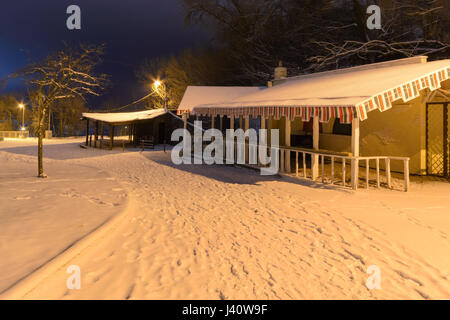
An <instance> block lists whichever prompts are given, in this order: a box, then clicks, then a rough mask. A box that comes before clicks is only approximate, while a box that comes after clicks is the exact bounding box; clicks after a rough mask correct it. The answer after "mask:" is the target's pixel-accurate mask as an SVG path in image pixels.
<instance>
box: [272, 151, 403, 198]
mask: <svg viewBox="0 0 450 320" xmlns="http://www.w3.org/2000/svg"><path fill="white" fill-rule="evenodd" d="M278 150H279V153H280V155H279V156H280V171H281V172H286V161H285V157H286V155H287V154H289V157H290V153H291V152H293V153H295V175H296V176H297V177H299V176H300V174H299V172H300V168H299V155H300V154H302V168H301V169H302V177H303V178H305V179H308V178H310V179H312V180H316V179H317V178H318V177H317V174H316V172H317V173H319V171H320V176H321V180H322V183H325V182H326V179H325V178H326V175H325V160H326V159H327V158H328V159H329V160H330V164H331V177H330V183H331V184H334V182H335V169H336V160H340V162H341V167H342V186H344V187H345V186H346V174H347V172H346V164H347V161H348V163H349V164H350V165H351V171H352V172H351V180H352V182H351V187H352V188H353V189H357V188H358V182H359V178H358V176H359V168H360V167H359V165H360V162H361V161H364V162H365V169H366V174H365V186H366V188H369V181H370V161H375V169H376V186H377V188H380V161H383V160H384V161H385V174H386V186H387V187H388V188H392V178H391V161H393V160H394V161H403V170H404V191H408V190H409V188H410V180H409V160H410V159H409V158H408V157H393V156H370V157H353V156H344V155H339V154H332V153H331V152H326V153H323V152H315V151H306V150H298V149H295V148H286V147H281V148H278ZM306 155H309V156H310V157H311V175H310V177H308V176H307V170H306V168H307V166H306ZM316 157H317V160H315V158H316ZM316 161H317V162H316ZM319 163H320V165H319ZM318 166H320V169H319V167H318Z"/></svg>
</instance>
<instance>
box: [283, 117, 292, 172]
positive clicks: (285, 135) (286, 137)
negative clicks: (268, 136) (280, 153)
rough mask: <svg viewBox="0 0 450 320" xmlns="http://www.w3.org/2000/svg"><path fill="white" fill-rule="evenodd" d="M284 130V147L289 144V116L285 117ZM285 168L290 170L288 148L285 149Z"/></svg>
mask: <svg viewBox="0 0 450 320" xmlns="http://www.w3.org/2000/svg"><path fill="white" fill-rule="evenodd" d="M284 123H285V131H284V145H285V146H286V147H290V146H291V120H289V117H288V116H286V117H285V121H284ZM285 162H286V164H285V166H284V167H285V169H286V171H287V172H288V173H290V172H291V152H290V151H289V150H286V158H285Z"/></svg>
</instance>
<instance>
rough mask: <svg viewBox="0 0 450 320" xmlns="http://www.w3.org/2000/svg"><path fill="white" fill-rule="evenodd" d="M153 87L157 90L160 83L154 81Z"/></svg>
mask: <svg viewBox="0 0 450 320" xmlns="http://www.w3.org/2000/svg"><path fill="white" fill-rule="evenodd" d="M153 86H154V87H155V89H158V88H159V87H160V86H161V81H159V80H156V81H155V82H154V83H153Z"/></svg>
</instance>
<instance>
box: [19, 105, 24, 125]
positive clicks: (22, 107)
mask: <svg viewBox="0 0 450 320" xmlns="http://www.w3.org/2000/svg"><path fill="white" fill-rule="evenodd" d="M19 109H22V128H21V130H22V131H23V130H25V106H24V104H23V103H21V104H19Z"/></svg>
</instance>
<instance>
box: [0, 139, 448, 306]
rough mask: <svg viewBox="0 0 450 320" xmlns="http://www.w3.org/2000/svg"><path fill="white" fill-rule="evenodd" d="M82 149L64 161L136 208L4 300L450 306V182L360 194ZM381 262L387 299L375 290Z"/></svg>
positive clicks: (164, 158) (166, 157)
mask: <svg viewBox="0 0 450 320" xmlns="http://www.w3.org/2000/svg"><path fill="white" fill-rule="evenodd" d="M67 148H68V147H67ZM78 149H79V150H72V149H70V150H67V152H69V151H70V152H69V153H74V154H76V153H83V152H84V153H85V154H89V155H90V156H89V157H84V156H82V155H80V156H79V157H73V158H71V159H66V160H61V161H64V162H68V163H73V164H83V165H88V166H92V167H97V168H100V169H102V170H104V171H106V172H108V173H109V174H110V175H111V176H113V177H114V178H115V179H116V180H117V181H120V182H121V184H122V187H123V188H124V189H125V190H126V191H127V192H128V206H127V208H126V210H125V211H123V212H122V213H120V214H119V215H117V216H116V217H115V218H114V219H113V220H111V221H110V222H108V223H107V225H105V226H103V227H102V228H101V229H100V230H98V231H96V232H95V233H93V234H91V235H89V236H88V237H87V238H86V239H85V240H83V241H82V242H80V243H79V244H77V245H76V246H74V247H73V248H71V249H70V250H68V251H67V252H65V253H64V254H62V255H61V256H60V257H58V259H55V260H54V261H52V262H51V263H50V264H49V265H47V266H46V267H44V268H42V269H41V270H39V271H38V272H36V273H35V274H34V275H32V276H30V277H29V278H28V279H25V280H24V281H23V282H22V283H19V284H18V285H17V286H16V287H14V288H13V289H11V290H9V291H8V292H7V293H6V294H5V295H4V296H3V297H2V298H25V299H47V298H56V299H59V298H68V299H90V298H97V299H99V298H100V299H101V298H112V299H130V298H131V299H133V298H143V299H280V298H281V299H335V298H352V299H364V298H383V299H384V298H419V299H420V298H435V299H442V298H447V299H448V298H450V257H449V254H448V253H449V252H450V243H449V242H450V241H449V237H450V222H449V220H450V217H449V212H450V185H449V184H447V183H440V182H430V183H427V184H424V185H419V184H413V187H412V191H411V192H410V193H403V192H396V191H388V190H369V191H365V190H361V191H359V192H357V193H354V192H352V191H349V190H341V189H339V188H327V187H323V186H321V185H320V184H317V185H315V184H311V183H308V182H301V181H300V182H299V181H297V180H293V179H292V180H291V179H289V178H283V179H281V178H277V177H262V176H260V175H259V173H258V172H254V171H251V170H247V169H241V168H233V167H226V166H213V167H209V166H174V165H172V163H171V162H170V154H169V153H167V154H164V153H163V152H158V151H157V152H145V153H143V154H141V153H138V152H130V153H123V154H122V153H110V154H106V153H104V152H103V151H98V150H82V149H80V148H78ZM62 150H64V148H62ZM61 152H62V151H61ZM94 152H99V153H101V156H100V155H99V156H98V157H95V156H94ZM69 265H78V266H80V268H81V273H82V288H81V290H68V289H67V288H66V280H67V277H68V276H69V275H68V274H67V273H66V268H67V267H68V266H69ZM370 265H377V266H379V267H380V269H381V286H382V289H381V290H368V289H367V288H366V286H365V283H366V280H367V277H368V275H367V274H366V270H367V267H368V266H370Z"/></svg>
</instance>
